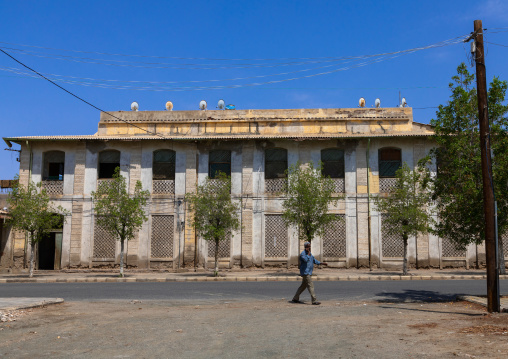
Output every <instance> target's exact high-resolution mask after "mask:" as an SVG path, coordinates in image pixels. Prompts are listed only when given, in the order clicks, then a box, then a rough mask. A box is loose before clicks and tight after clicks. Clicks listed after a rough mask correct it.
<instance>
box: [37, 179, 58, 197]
mask: <svg viewBox="0 0 508 359" xmlns="http://www.w3.org/2000/svg"><path fill="white" fill-rule="evenodd" d="M42 188H43V189H45V190H46V192H47V193H48V195H50V196H51V195H59V194H63V181H42Z"/></svg>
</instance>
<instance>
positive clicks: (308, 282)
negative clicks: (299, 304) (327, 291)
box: [293, 275, 316, 303]
mask: <svg viewBox="0 0 508 359" xmlns="http://www.w3.org/2000/svg"><path fill="white" fill-rule="evenodd" d="M306 288H307V289H308V290H309V293H310V297H311V299H312V303H314V302H315V301H316V294H315V293H314V283H312V276H310V275H304V276H302V284H301V285H300V287H299V288H298V290H297V291H296V294H295V296H294V297H293V300H300V294H302V292H303V291H304V290H305V289H306Z"/></svg>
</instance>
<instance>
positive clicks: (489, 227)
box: [473, 20, 500, 312]
mask: <svg viewBox="0 0 508 359" xmlns="http://www.w3.org/2000/svg"><path fill="white" fill-rule="evenodd" d="M473 39H474V41H475V45H476V51H475V62H476V88H477V96H478V115H479V117H478V118H479V122H480V147H481V155H482V179H483V210H484V214H485V252H486V257H487V258H486V259H487V310H488V311H489V312H499V310H500V303H499V272H498V269H497V266H496V252H497V250H496V238H495V235H496V232H495V231H496V228H495V219H494V212H495V211H494V188H493V182H492V181H493V179H492V177H491V173H492V161H491V157H490V128H489V113H488V106H487V79H486V77H487V76H486V71H485V53H484V49H483V27H482V21H481V20H475V21H474V34H473Z"/></svg>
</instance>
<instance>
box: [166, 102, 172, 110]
mask: <svg viewBox="0 0 508 359" xmlns="http://www.w3.org/2000/svg"><path fill="white" fill-rule="evenodd" d="M166 110H167V111H173V102H171V101H168V102H166Z"/></svg>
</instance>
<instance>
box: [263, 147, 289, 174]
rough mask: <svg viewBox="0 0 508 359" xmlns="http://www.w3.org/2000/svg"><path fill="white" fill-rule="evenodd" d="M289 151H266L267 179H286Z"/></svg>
mask: <svg viewBox="0 0 508 359" xmlns="http://www.w3.org/2000/svg"><path fill="white" fill-rule="evenodd" d="M287 168H288V151H287V150H286V149H284V148H269V149H267V150H265V179H275V178H286V170H287Z"/></svg>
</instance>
